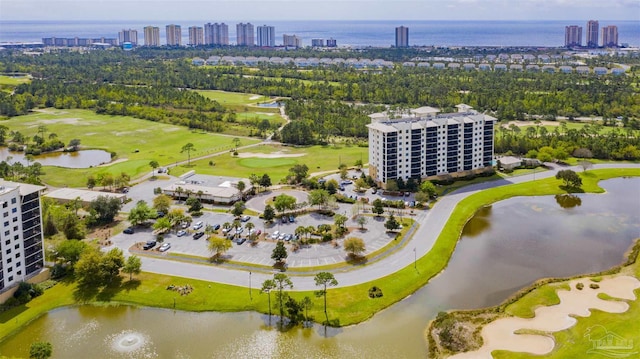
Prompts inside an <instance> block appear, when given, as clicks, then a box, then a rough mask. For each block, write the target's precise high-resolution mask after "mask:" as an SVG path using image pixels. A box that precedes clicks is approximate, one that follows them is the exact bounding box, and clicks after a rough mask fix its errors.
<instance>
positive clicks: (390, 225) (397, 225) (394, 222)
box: [384, 214, 400, 231]
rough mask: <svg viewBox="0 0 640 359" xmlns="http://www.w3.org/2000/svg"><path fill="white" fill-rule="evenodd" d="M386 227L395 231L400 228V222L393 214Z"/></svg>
mask: <svg viewBox="0 0 640 359" xmlns="http://www.w3.org/2000/svg"><path fill="white" fill-rule="evenodd" d="M384 227H385V228H386V229H387V230H389V231H395V230H396V229H398V228H400V223H398V221H397V220H396V218H395V217H394V216H393V214H392V215H390V216H389V219H387V222H385V224H384Z"/></svg>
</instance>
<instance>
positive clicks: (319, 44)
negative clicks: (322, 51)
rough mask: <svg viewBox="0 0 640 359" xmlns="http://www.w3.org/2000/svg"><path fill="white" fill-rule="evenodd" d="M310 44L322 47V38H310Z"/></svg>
mask: <svg viewBox="0 0 640 359" xmlns="http://www.w3.org/2000/svg"><path fill="white" fill-rule="evenodd" d="M311 46H313V47H324V39H311Z"/></svg>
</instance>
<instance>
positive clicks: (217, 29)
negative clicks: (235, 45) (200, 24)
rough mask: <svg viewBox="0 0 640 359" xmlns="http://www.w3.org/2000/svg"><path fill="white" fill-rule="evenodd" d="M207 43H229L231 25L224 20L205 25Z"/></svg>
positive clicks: (205, 40) (205, 41)
mask: <svg viewBox="0 0 640 359" xmlns="http://www.w3.org/2000/svg"><path fill="white" fill-rule="evenodd" d="M204 44H205V45H229V26H227V24H225V23H224V22H223V23H221V24H218V23H217V22H216V23H214V24H212V23H207V24H205V25H204Z"/></svg>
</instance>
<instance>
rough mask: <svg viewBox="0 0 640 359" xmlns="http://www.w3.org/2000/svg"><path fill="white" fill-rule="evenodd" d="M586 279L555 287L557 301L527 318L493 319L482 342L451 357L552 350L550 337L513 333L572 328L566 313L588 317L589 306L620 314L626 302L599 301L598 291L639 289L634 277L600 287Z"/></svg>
mask: <svg viewBox="0 0 640 359" xmlns="http://www.w3.org/2000/svg"><path fill="white" fill-rule="evenodd" d="M579 282H580V283H582V284H584V288H583V289H582V290H578V289H576V284H577V283H579ZM591 283H593V282H591V281H590V280H589V279H586V278H582V279H575V280H572V281H570V282H569V286H570V288H571V289H570V290H558V297H559V298H560V304H558V305H552V306H548V307H540V308H537V309H536V310H535V316H534V317H533V318H530V319H524V318H518V317H509V318H501V319H497V320H494V321H493V322H491V323H489V324H487V325H485V326H484V328H482V332H481V335H482V339H483V340H484V345H483V346H482V347H481V348H480V349H478V350H476V351H473V352H467V353H461V354H457V355H454V356H452V357H451V358H456V359H460V358H488V359H491V358H492V356H491V352H492V351H494V350H509V351H513V352H527V353H532V354H536V355H541V354H547V353H549V352H551V351H552V350H553V347H554V345H555V342H554V340H553V338H552V337H551V336H544V335H534V334H514V332H515V331H517V330H520V329H529V330H539V331H543V332H557V331H560V330H564V329H567V328H570V327H572V326H573V325H574V324H576V319H575V318H572V317H570V316H569V315H577V316H581V317H588V316H590V315H591V312H590V310H589V309H599V310H602V311H605V312H609V313H623V312H626V311H627V310H628V309H629V305H628V304H627V303H626V302H622V301H611V300H602V299H600V298H598V294H599V293H606V294H608V295H610V296H611V297H614V298H620V299H626V300H635V299H636V297H635V294H634V293H633V291H634V290H635V289H637V288H640V281H638V280H637V279H636V278H634V277H629V276H619V277H613V278H607V279H603V280H602V281H600V282H599V283H597V284H598V285H599V286H600V288H598V289H591V288H589V284H591Z"/></svg>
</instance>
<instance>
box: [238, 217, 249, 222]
mask: <svg viewBox="0 0 640 359" xmlns="http://www.w3.org/2000/svg"><path fill="white" fill-rule="evenodd" d="M250 219H251V217H249V216H242V217H240V220H241V221H242V222H248V221H249V220H250Z"/></svg>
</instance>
